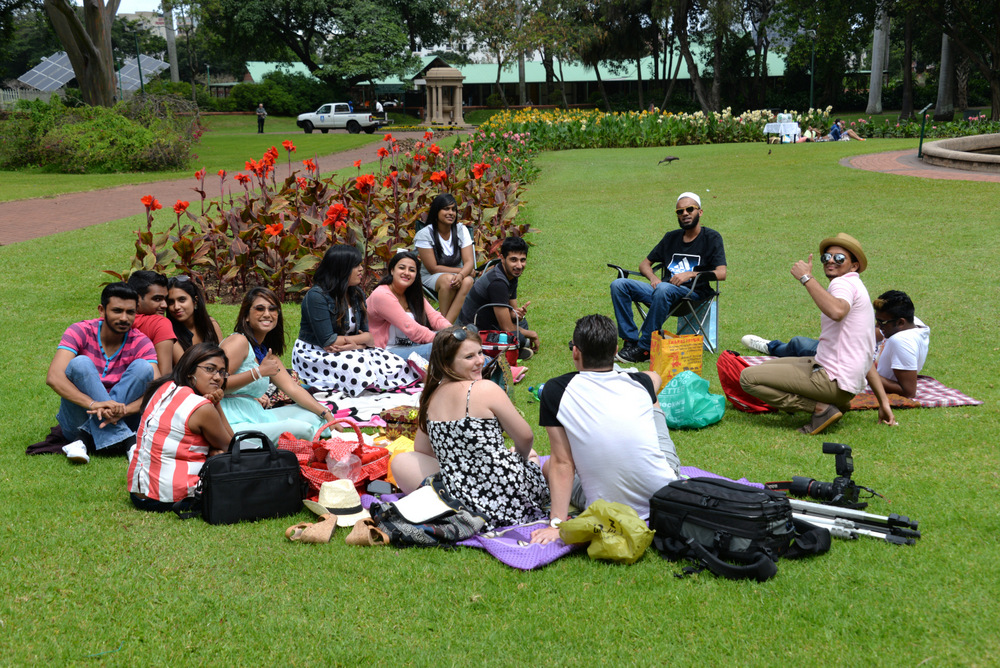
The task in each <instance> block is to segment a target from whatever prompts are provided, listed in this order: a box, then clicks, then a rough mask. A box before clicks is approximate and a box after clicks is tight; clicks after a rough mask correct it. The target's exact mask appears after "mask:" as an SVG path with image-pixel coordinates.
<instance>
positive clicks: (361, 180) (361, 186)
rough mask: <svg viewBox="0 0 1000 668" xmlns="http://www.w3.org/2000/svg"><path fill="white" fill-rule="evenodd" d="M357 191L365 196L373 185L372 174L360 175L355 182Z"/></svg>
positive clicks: (373, 176) (373, 177)
mask: <svg viewBox="0 0 1000 668" xmlns="http://www.w3.org/2000/svg"><path fill="white" fill-rule="evenodd" d="M357 184H358V190H360V191H361V193H362V194H363V195H367V194H368V191H369V190H371V189H372V186H374V185H375V175H374V174H362V175H361V176H359V177H358V180H357Z"/></svg>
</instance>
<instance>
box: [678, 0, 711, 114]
mask: <svg viewBox="0 0 1000 668" xmlns="http://www.w3.org/2000/svg"><path fill="white" fill-rule="evenodd" d="M690 11H691V3H690V0H681V1H680V3H678V5H677V10H676V14H675V17H676V18H675V19H674V30H675V32H676V33H677V43H678V45H679V47H680V51H681V56H682V57H683V58H684V62H685V63H687V68H688V75H689V76H690V77H691V84H692V85H693V86H694V94H695V97H696V98H698V106H700V107H701V110H702V111H703V112H705V113H706V114H707V113H709V112H710V111H712V105H710V104H709V101H708V98H707V97H706V96H705V87H704V85H703V84H702V81H701V77H700V76H698V65H697V63H695V62H694V57H693V56H692V55H691V44H690V42H689V41H688V34H687V30H688V13H689V12H690Z"/></svg>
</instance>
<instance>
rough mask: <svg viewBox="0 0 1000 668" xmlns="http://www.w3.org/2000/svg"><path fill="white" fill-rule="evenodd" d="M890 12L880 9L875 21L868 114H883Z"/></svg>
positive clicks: (884, 8)
mask: <svg viewBox="0 0 1000 668" xmlns="http://www.w3.org/2000/svg"><path fill="white" fill-rule="evenodd" d="M888 46H889V11H888V8H887V7H880V8H879V13H878V18H876V19H875V35H874V37H873V38H872V73H871V78H870V79H869V81H870V83H869V85H868V107H867V108H866V109H865V113H866V114H881V113H882V71H883V70H884V69H885V63H886V60H887V57H888V55H889V54H888Z"/></svg>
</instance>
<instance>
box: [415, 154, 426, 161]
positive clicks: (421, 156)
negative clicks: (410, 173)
mask: <svg viewBox="0 0 1000 668" xmlns="http://www.w3.org/2000/svg"><path fill="white" fill-rule="evenodd" d="M426 159H427V156H426V155H424V154H422V153H417V154H416V155H415V156H413V161H414V162H422V161H424V160H426Z"/></svg>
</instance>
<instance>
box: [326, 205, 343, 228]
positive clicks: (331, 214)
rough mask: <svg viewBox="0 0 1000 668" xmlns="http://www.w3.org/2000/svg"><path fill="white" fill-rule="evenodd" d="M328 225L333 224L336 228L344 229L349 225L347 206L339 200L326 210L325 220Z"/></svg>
mask: <svg viewBox="0 0 1000 668" xmlns="http://www.w3.org/2000/svg"><path fill="white" fill-rule="evenodd" d="M323 224H324V225H326V226H330V225H333V228H334V229H336V230H339V229H343V228H345V227H347V207H346V206H344V205H343V204H341V203H340V202H337V203H336V204H334V205H333V206H331V207H330V208H329V209H327V211H326V220H324V221H323Z"/></svg>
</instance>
